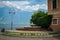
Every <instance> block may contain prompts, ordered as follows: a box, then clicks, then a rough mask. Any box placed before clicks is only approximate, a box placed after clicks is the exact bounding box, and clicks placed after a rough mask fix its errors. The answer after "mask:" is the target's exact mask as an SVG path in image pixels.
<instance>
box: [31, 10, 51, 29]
mask: <svg viewBox="0 0 60 40" xmlns="http://www.w3.org/2000/svg"><path fill="white" fill-rule="evenodd" d="M30 21H31V22H33V24H36V25H37V26H41V28H48V27H49V26H50V24H51V21H52V15H48V13H47V12H42V11H36V12H34V14H33V15H32V16H31V20H30Z"/></svg>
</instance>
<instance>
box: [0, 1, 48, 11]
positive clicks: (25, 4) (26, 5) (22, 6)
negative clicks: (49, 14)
mask: <svg viewBox="0 0 60 40" xmlns="http://www.w3.org/2000/svg"><path fill="white" fill-rule="evenodd" d="M4 6H8V7H14V8H17V9H19V10H22V11H36V10H39V9H44V10H47V4H35V5H31V2H29V1H2V2H0V7H4Z"/></svg>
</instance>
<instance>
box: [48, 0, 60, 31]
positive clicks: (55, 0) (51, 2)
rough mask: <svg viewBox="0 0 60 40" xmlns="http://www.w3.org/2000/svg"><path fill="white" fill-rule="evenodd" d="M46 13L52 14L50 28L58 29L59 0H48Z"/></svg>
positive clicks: (59, 27)
mask: <svg viewBox="0 0 60 40" xmlns="http://www.w3.org/2000/svg"><path fill="white" fill-rule="evenodd" d="M48 14H52V15H53V18H52V23H51V26H50V28H51V29H52V30H53V31H60V0H48Z"/></svg>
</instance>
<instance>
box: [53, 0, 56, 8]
mask: <svg viewBox="0 0 60 40" xmlns="http://www.w3.org/2000/svg"><path fill="white" fill-rule="evenodd" d="M56 1H57V0H53V9H56V8H57V2H56Z"/></svg>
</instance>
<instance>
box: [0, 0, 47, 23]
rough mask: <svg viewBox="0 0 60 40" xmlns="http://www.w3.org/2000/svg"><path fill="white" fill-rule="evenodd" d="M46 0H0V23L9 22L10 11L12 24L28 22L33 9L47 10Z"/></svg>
mask: <svg viewBox="0 0 60 40" xmlns="http://www.w3.org/2000/svg"><path fill="white" fill-rule="evenodd" d="M47 7H48V5H47V0H0V24H10V23H11V14H9V12H10V11H11V12H12V13H13V12H15V14H13V23H14V24H30V19H31V16H32V14H33V13H34V12H35V11H38V10H41V11H45V12H46V11H47Z"/></svg>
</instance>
